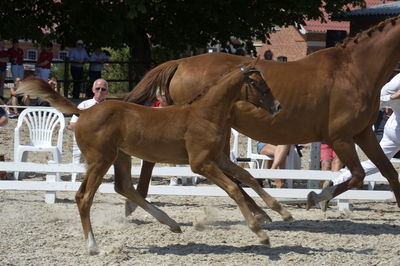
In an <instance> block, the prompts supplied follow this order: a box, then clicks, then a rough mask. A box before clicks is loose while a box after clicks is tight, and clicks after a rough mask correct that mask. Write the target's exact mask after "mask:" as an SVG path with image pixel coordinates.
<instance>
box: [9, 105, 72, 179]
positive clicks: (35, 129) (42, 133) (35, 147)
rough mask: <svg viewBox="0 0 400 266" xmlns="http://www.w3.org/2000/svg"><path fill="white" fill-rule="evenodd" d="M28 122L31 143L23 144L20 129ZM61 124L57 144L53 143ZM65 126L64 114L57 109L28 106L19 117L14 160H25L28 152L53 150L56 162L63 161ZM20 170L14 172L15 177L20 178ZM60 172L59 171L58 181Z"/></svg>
mask: <svg viewBox="0 0 400 266" xmlns="http://www.w3.org/2000/svg"><path fill="white" fill-rule="evenodd" d="M23 124H26V126H27V128H28V131H29V144H28V145H22V144H21V140H20V130H21V127H22V125H23ZM57 125H59V130H58V136H57V144H56V145H55V146H53V145H52V137H53V133H54V130H55V128H56V126H57ZM64 128H65V119H64V115H63V114H62V113H61V112H59V111H57V110H56V109H50V108H46V109H44V108H27V109H25V110H24V111H22V113H21V114H20V115H19V117H18V123H17V127H16V128H15V132H14V161H15V162H24V161H26V158H27V152H28V151H32V152H51V153H52V154H53V160H54V162H55V163H60V162H61V153H62V141H63V133H64ZM18 177H19V172H14V179H16V180H18ZM58 180H60V173H57V181H58Z"/></svg>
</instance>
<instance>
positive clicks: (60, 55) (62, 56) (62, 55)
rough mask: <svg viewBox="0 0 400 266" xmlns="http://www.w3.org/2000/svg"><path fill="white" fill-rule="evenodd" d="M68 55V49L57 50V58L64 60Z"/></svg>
mask: <svg viewBox="0 0 400 266" xmlns="http://www.w3.org/2000/svg"><path fill="white" fill-rule="evenodd" d="M67 57H68V51H59V52H58V59H61V60H65V59H66V58H67Z"/></svg>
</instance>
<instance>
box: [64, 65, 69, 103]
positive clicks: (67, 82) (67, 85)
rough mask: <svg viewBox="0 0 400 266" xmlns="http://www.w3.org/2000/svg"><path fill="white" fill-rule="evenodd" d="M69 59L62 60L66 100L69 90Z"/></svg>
mask: <svg viewBox="0 0 400 266" xmlns="http://www.w3.org/2000/svg"><path fill="white" fill-rule="evenodd" d="M68 70H69V58H65V60H64V97H66V98H68V88H69V76H68Z"/></svg>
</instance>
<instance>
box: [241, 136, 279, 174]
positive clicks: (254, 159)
mask: <svg viewBox="0 0 400 266" xmlns="http://www.w3.org/2000/svg"><path fill="white" fill-rule="evenodd" d="M246 156H247V158H249V159H250V162H249V167H250V168H254V166H255V168H256V169H263V168H265V162H266V161H273V160H274V157H273V156H267V155H263V154H258V153H256V152H253V140H252V139H251V138H247V154H246ZM259 161H261V165H260V163H259Z"/></svg>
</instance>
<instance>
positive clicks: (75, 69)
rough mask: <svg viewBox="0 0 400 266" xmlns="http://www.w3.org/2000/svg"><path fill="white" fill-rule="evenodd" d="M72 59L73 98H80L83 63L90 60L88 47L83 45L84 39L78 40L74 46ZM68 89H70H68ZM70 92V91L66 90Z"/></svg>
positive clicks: (71, 54)
mask: <svg viewBox="0 0 400 266" xmlns="http://www.w3.org/2000/svg"><path fill="white" fill-rule="evenodd" d="M69 59H70V60H71V63H72V64H71V75H72V79H73V89H72V98H74V99H79V94H80V93H81V87H82V82H83V64H84V63H85V62H86V61H88V60H89V56H88V54H87V52H86V49H85V48H84V46H83V41H82V40H78V41H76V46H75V48H72V50H71V53H70V57H69ZM66 90H68V89H66ZM66 93H68V92H66Z"/></svg>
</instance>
